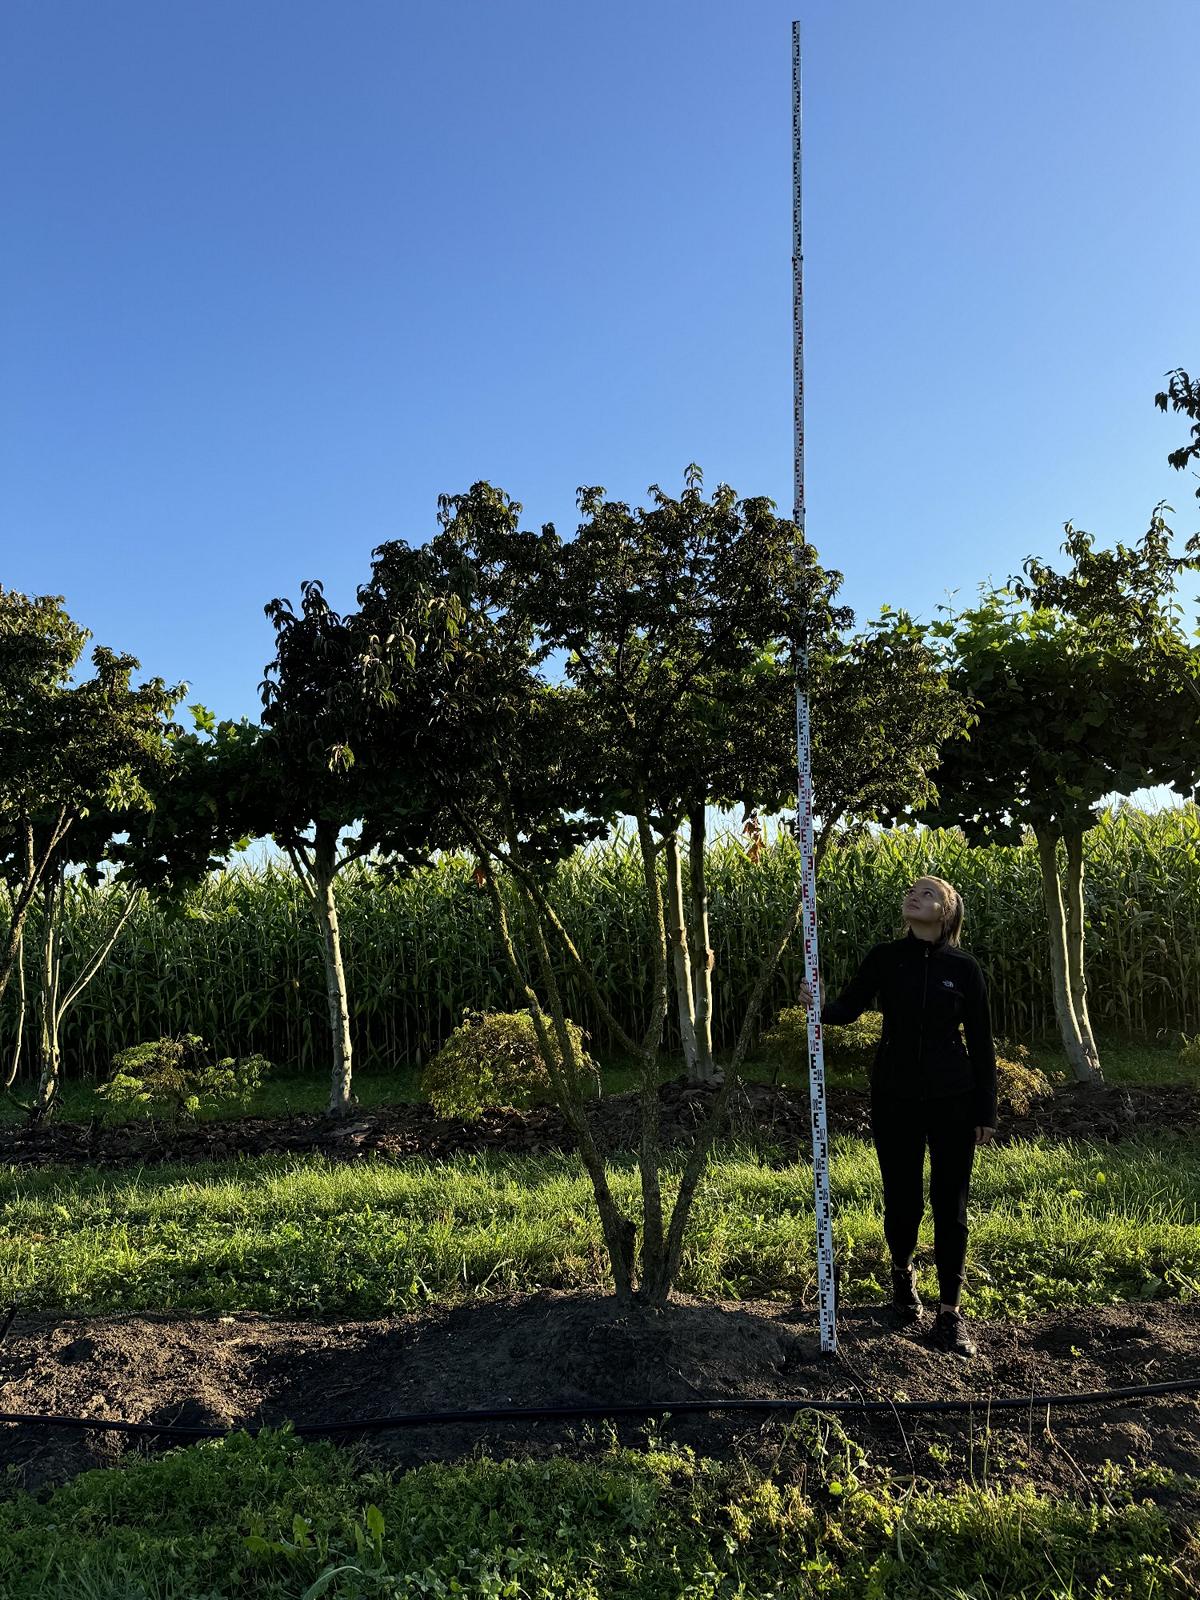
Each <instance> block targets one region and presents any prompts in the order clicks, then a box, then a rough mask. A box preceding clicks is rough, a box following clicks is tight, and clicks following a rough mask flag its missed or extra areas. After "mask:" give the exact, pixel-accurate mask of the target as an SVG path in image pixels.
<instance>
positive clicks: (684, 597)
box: [364, 468, 936, 1303]
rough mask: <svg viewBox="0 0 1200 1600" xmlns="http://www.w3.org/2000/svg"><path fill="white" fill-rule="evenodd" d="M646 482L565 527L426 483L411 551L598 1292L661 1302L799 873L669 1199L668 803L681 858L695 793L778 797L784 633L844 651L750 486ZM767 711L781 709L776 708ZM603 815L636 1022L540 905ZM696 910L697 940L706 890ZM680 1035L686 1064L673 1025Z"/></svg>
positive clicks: (475, 833) (436, 753)
mask: <svg viewBox="0 0 1200 1600" xmlns="http://www.w3.org/2000/svg"><path fill="white" fill-rule="evenodd" d="M650 492H651V495H652V496H653V498H654V504H653V506H652V508H651V509H649V510H644V509H639V510H637V511H631V510H630V508H629V507H628V506H625V505H623V504H621V503H610V502H607V501H606V500H605V499H604V495H603V491H602V490H600V489H596V488H590V489H582V490H581V491H580V496H579V503H580V508H581V510H582V511H583V513H584V517H585V519H586V520H585V521H584V522H583V523H582V524H581V525H580V528H579V530H578V533H577V535H576V538H575V539H574V540H572V541H570V542H564V541H562V540H560V539H559V537H558V535H557V534H556V533H555V531H554V529H553V527H552V526H550V525H546V526H545V527H543V528H542V529H541V531H540V532H539V533H537V534H531V533H525V532H522V531H520V530H519V528H518V520H517V519H518V516H519V513H520V506H519V505H518V504H517V503H516V502H515V501H512V500H510V499H509V498H508V497H507V496H506V495H504V494H503V492H502V491H499V490H496V489H494V488H493V487H492V486H490V485H487V484H476V485H474V486H473V488H472V490H471V491H470V492H469V493H468V494H467V495H462V496H456V497H453V498H444V499H443V501H442V502H441V508H440V519H441V522H442V532H441V533H440V534H439V535H438V536H437V537H436V538H435V539H434V541H433V542H432V546H431V549H432V551H433V553H434V555H435V556H436V558H437V559H438V560H439V561H440V562H441V564H442V568H443V571H444V573H445V582H446V583H447V585H448V586H450V587H452V588H453V589H454V592H455V593H457V594H458V595H459V598H460V600H461V601H462V604H463V613H464V619H463V622H462V626H461V630H460V633H459V636H458V640H457V646H458V650H457V653H456V654H455V656H454V657H453V659H452V663H451V666H450V670H449V671H448V672H447V674H446V676H445V678H444V680H443V689H442V696H441V698H440V700H439V705H438V714H437V723H436V736H435V737H433V738H432V739H431V740H430V742H429V746H428V756H427V759H426V760H425V761H424V762H423V769H424V770H425V771H426V772H427V774H428V777H429V781H430V783H431V784H433V785H435V786H436V788H437V790H438V793H439V795H440V797H441V800H442V803H443V804H444V805H445V808H446V810H447V813H448V815H450V816H451V817H452V818H453V819H454V822H455V825H456V826H457V827H458V828H459V830H460V831H461V834H462V837H463V838H464V840H465V841H466V842H467V843H468V844H469V846H470V847H471V849H472V850H473V851H474V852H475V855H476V858H477V880H478V881H479V882H480V883H481V884H482V885H483V886H484V887H486V889H487V891H488V893H489V895H490V896H491V900H492V905H493V912H494V915H495V919H496V925H497V929H498V932H499V935H500V939H501V944H502V947H503V949H504V952H505V956H506V960H507V962H508V966H509V970H510V975H511V976H512V979H513V982H514V985H515V987H516V988H517V990H518V992H519V993H520V994H521V995H522V996H523V998H524V1000H525V1002H526V1004H527V1006H528V1009H529V1013H530V1017H531V1020H532V1022H533V1026H534V1028H535V1030H536V1031H537V1034H538V1042H539V1049H540V1050H541V1053H542V1055H543V1058H544V1059H545V1060H546V1061H547V1063H548V1066H549V1070H550V1072H551V1078H552V1082H553V1086H554V1089H555V1093H556V1095H557V1096H558V1098H559V1100H560V1104H561V1105H562V1107H563V1110H564V1113H565V1115H566V1116H567V1118H568V1121H569V1123H570V1125H571V1127H572V1130H573V1131H574V1133H575V1135H576V1139H577V1143H578V1146H579V1149H580V1154H581V1158H582V1160H583V1162H584V1165H585V1168H586V1170H587V1172H588V1174H589V1177H590V1178H591V1181H592V1184H593V1190H594V1193H595V1196H596V1200H597V1205H598V1208H599V1211H600V1216H601V1223H602V1228H603V1232H604V1238H605V1242H606V1245H607V1248H608V1253H609V1258H610V1262H611V1264H612V1269H613V1276H614V1282H615V1286H616V1292H617V1295H618V1297H619V1298H621V1299H622V1300H628V1299H630V1298H631V1297H634V1296H635V1295H636V1297H637V1298H639V1299H641V1300H644V1301H647V1302H649V1303H660V1302H661V1301H663V1300H664V1299H665V1298H666V1296H667V1295H668V1294H669V1292H670V1288H671V1285H672V1283H673V1282H674V1280H675V1277H676V1276H677V1273H678V1269H679V1263H680V1259H681V1255H682V1247H683V1239H684V1234H685V1230H686V1226H687V1221H688V1217H689V1215H690V1211H691V1207H692V1204H693V1202H694V1198H695V1194H696V1190H697V1186H698V1183H699V1180H700V1177H701V1175H702V1172H703V1170H704V1166H705V1163H706V1160H707V1154H708V1150H709V1148H710V1146H711V1143H712V1139H713V1137H714V1136H715V1133H716V1131H717V1129H718V1127H719V1126H720V1123H721V1119H722V1117H723V1114H724V1111H725V1108H726V1104H727V1100H728V1095H729V1093H730V1091H731V1090H732V1088H733V1086H734V1084H735V1083H736V1082H737V1080H738V1076H739V1071H740V1066H741V1063H742V1060H743V1059H744V1056H745V1052H746V1049H747V1046H748V1044H749V1042H750V1039H751V1038H752V1036H753V1031H754V1026H755V1022H756V1018H757V1013H758V1011H759V1009H760V1007H761V1003H762V999H763V996H764V995H765V993H766V990H767V986H768V984H769V981H770V978H771V975H772V973H773V971H774V969H775V966H776V964H777V962H778V959H779V956H780V954H781V953H782V951H783V949H784V948H785V947H786V944H787V941H788V939H789V938H790V936H791V933H792V932H793V931H794V929H795V927H796V925H797V923H798V921H799V916H800V910H801V905H802V901H801V897H800V891H799V886H798V888H797V895H796V900H795V904H794V906H793V908H792V909H791V911H790V913H789V916H788V918H787V919H786V922H785V924H784V926H782V927H781V928H780V929H778V930H775V933H774V937H773V938H771V939H770V941H769V943H768V944H767V945H766V948H765V949H764V953H763V959H762V965H761V969H760V973H759V977H758V981H757V984H756V986H755V989H754V993H753V995H752V998H751V1000H750V1003H749V1005H748V1007H747V1009H746V1012H745V1013H744V1015H743V1017H742V1019H741V1025H740V1033H739V1037H738V1041H737V1044H736V1047H735V1049H734V1052H733V1055H732V1058H731V1060H730V1061H729V1063H728V1064H727V1067H726V1071H725V1076H724V1083H723V1084H722V1086H721V1088H720V1090H719V1092H718V1094H717V1096H716V1097H715V1100H714V1104H713V1107H712V1111H711V1114H710V1116H709V1119H708V1121H707V1122H706V1124H705V1126H704V1128H703V1129H702V1130H701V1131H700V1133H699V1135H698V1137H697V1140H696V1143H695V1146H694V1148H693V1150H692V1152H691V1155H690V1157H689V1160H688V1163H687V1166H686V1168H685V1171H684V1174H683V1178H682V1181H681V1185H680V1190H679V1194H678V1196H677V1198H676V1201H675V1204H674V1206H673V1207H672V1208H671V1210H670V1212H669V1214H668V1212H667V1208H666V1206H665V1202H664V1197H663V1193H662V1183H661V1172H660V1165H661V1164H660V1152H659V1139H658V1055H659V1048H660V1042H661V1037H662V1032H663V1025H664V1022H665V1019H666V1016H667V1011H668V1007H669V1005H670V998H671V993H672V991H674V993H675V995H676V1000H677V1004H678V1005H679V1006H680V1008H681V1015H686V1007H687V1004H688V1002H689V1000H690V1002H691V1005H692V1014H693V1018H694V1017H695V1015H696V1013H697V1011H699V1013H700V1015H701V1019H702V1022H703V1016H704V1006H705V998H704V988H703V986H702V985H701V986H698V985H697V983H696V977H695V974H696V970H697V968H699V970H700V971H701V973H702V974H707V973H708V972H709V971H710V970H711V961H710V960H709V959H708V957H707V952H706V953H705V956H704V957H703V958H702V959H701V961H700V962H697V963H693V962H692V961H691V959H690V957H689V954H688V943H687V941H685V939H684V937H683V935H684V928H685V922H686V912H685V910H684V907H683V903H682V886H683V881H684V872H683V868H682V860H681V850H680V836H681V830H682V829H683V827H684V826H685V825H686V824H687V823H688V821H689V819H690V820H691V825H692V844H693V863H694V861H695V854H694V848H695V843H696V841H697V839H698V840H699V843H700V848H701V851H702V847H703V833H702V825H703V823H702V819H703V814H704V808H705V806H706V805H708V804H711V803H714V802H715V801H728V800H730V799H736V800H740V801H741V802H742V803H743V804H744V805H746V806H748V807H754V806H758V805H771V806H775V805H776V804H777V802H780V801H781V800H782V799H783V798H786V797H787V796H788V795H789V792H791V793H794V785H795V779H794V776H792V772H793V761H794V745H793V744H791V743H790V741H789V743H788V749H787V752H786V760H784V759H783V757H782V756H781V749H780V736H779V731H778V728H777V726H776V725H775V713H776V712H777V711H778V709H779V707H781V706H783V705H784V704H785V699H786V697H784V696H783V695H782V689H783V687H784V686H785V685H786V687H787V690H788V694H789V695H790V688H791V680H790V677H789V675H788V672H787V667H786V664H785V653H786V650H787V645H788V641H789V640H790V639H793V638H795V637H796V636H797V635H798V632H799V630H800V628H801V627H802V626H804V627H806V628H807V634H808V640H809V644H810V648H811V649H812V650H813V652H814V655H815V656H816V657H817V658H819V659H822V660H825V659H826V658H828V660H829V662H830V663H832V662H834V661H835V660H837V659H838V658H839V656H840V655H841V653H842V652H841V647H840V645H839V642H838V630H839V628H842V627H846V626H848V625H849V623H850V621H851V620H852V618H851V616H850V613H848V612H846V611H844V610H843V609H841V608H837V607H835V606H834V605H833V596H834V593H835V592H836V588H837V585H838V583H839V581H840V579H839V577H838V575H837V574H835V573H827V572H824V571H823V570H822V569H821V568H820V567H819V566H818V564H817V562H816V552H815V551H814V550H812V548H811V547H805V550H804V551H803V552H802V553H800V554H797V552H796V549H795V529H794V527H793V525H792V524H791V523H788V522H783V521H781V520H780V519H778V518H776V517H775V515H774V512H773V507H772V505H771V502H770V501H768V500H765V499H762V498H759V499H752V500H743V501H739V500H738V499H737V498H736V496H735V495H734V493H733V491H732V490H731V489H729V488H728V487H727V486H725V485H721V486H720V487H719V488H718V489H717V490H716V492H715V493H714V495H713V497H712V499H711V501H706V500H705V499H704V497H703V496H702V494H701V492H700V474H699V471H698V469H696V468H692V469H689V473H688V481H687V485H686V488H685V492H684V494H683V496H682V497H681V498H680V499H678V500H675V499H672V498H671V497H669V496H667V495H665V494H663V493H662V492H661V491H660V490H659V489H658V488H657V487H652V489H651V491H650ZM372 586H373V587H374V589H375V590H376V592H377V594H378V596H379V598H380V603H381V605H382V607H383V609H382V613H381V615H382V616H386V603H385V596H386V588H387V582H386V570H377V572H376V575H375V578H374V579H373V585H372ZM364 609H365V610H366V609H371V608H370V607H364ZM378 626H382V622H381V623H380V624H378ZM564 656H565V668H564V675H565V681H564V682H562V683H558V684H556V683H551V682H550V681H549V680H548V677H547V675H546V667H547V665H548V664H549V663H551V662H552V661H557V660H559V659H561V658H563V657H564ZM834 675H835V669H834V667H833V666H832V665H830V667H829V676H830V678H831V679H832V677H833V676H834ZM919 694H920V690H919V687H918V686H917V685H916V684H915V683H914V697H916V698H919ZM786 703H787V704H788V706H789V707H790V704H791V702H790V700H786ZM768 707H769V708H772V709H771V711H770V714H767V709H768ZM917 720H918V721H919V720H920V719H919V718H918V719H917ZM788 725H789V726H792V727H794V724H792V723H791V720H790V710H789V713H788ZM443 730H444V731H443ZM935 753H936V747H934V749H931V750H930V751H929V752H928V755H929V757H930V759H932V756H933V755H934V754H935ZM925 792H926V790H925V789H924V787H922V789H921V793H922V794H924V793H925ZM619 816H629V817H631V818H632V819H633V821H634V824H635V826H636V829H637V838H638V844H639V849H640V853H641V858H642V868H643V874H642V875H643V888H644V896H645V902H646V906H647V908H648V911H649V922H650V928H651V938H650V943H649V946H648V949H647V970H648V973H649V975H650V976H649V982H648V985H647V989H648V993H647V1000H646V1014H645V1018H644V1026H643V1027H642V1029H641V1030H640V1032H639V1033H638V1034H637V1035H636V1036H634V1035H633V1034H630V1033H628V1032H626V1030H625V1029H624V1028H622V1027H621V1025H620V1023H619V1022H618V1020H617V1019H616V1018H615V1017H613V1016H612V1014H611V1013H610V1012H609V1011H608V1008H607V1007H606V1006H605V1004H604V1000H603V997H602V995H601V992H600V987H599V985H598V983H597V981H596V976H595V972H594V970H593V963H594V961H595V960H596V959H597V955H596V953H595V952H587V951H580V950H578V949H577V948H576V947H575V945H574V943H573V941H572V940H571V937H570V935H569V933H568V931H567V929H566V928H565V926H564V925H563V922H562V919H561V917H560V916H559V914H558V912H557V910H556V908H555V906H554V904H553V892H552V874H551V871H550V868H551V867H552V865H553V863H554V862H555V861H556V860H558V859H560V858H561V856H562V855H563V854H565V853H566V852H567V850H569V849H570V848H572V847H573V846H574V844H575V843H577V842H578V841H579V840H580V839H581V838H586V837H595V836H598V835H599V834H602V833H603V832H605V831H607V829H608V828H609V827H610V826H611V825H612V823H613V822H614V821H615V820H616V819H617V818H618V817H619ZM697 819H698V820H697ZM692 879H693V881H692V883H691V898H692V902H693V907H694V908H695V907H696V905H697V901H698V900H702V897H703V883H702V878H700V877H698V875H697V873H696V869H695V865H694V864H693V868H692ZM694 915H695V918H696V921H695V924H694V925H695V926H696V927H698V928H699V929H700V930H701V934H700V937H702V938H704V939H705V943H707V939H706V937H705V935H706V928H707V923H706V915H707V912H706V908H704V907H703V906H702V905H701V906H700V908H699V910H694ZM701 919H705V920H701ZM568 974H569V975H571V976H573V977H575V978H576V979H578V980H579V981H580V982H582V983H583V985H584V987H585V988H586V989H587V991H588V993H589V994H590V996H591V998H592V1000H593V1002H594V1003H595V1004H596V1005H597V1007H598V1008H599V1010H600V1012H601V1014H602V1015H604V1017H605V1020H606V1023H607V1025H608V1026H609V1027H610V1028H611V1029H612V1031H613V1033H614V1036H615V1037H616V1038H617V1039H618V1040H619V1041H620V1042H621V1044H622V1046H623V1048H624V1049H625V1050H626V1051H627V1052H628V1053H629V1054H630V1055H631V1056H632V1057H633V1058H634V1059H635V1060H637V1061H638V1063H639V1065H640V1069H641V1135H640V1140H639V1150H638V1163H639V1173H640V1179H641V1194H642V1212H643V1218H642V1226H641V1245H640V1251H637V1252H635V1248H634V1247H635V1243H636V1234H637V1230H636V1227H635V1224H634V1222H633V1220H632V1218H630V1217H627V1216H625V1215H624V1214H623V1212H622V1210H621V1208H620V1206H619V1205H618V1204H617V1202H616V1200H615V1198H614V1196H613V1195H612V1194H611V1192H610V1191H609V1189H608V1185H607V1178H606V1175H605V1169H604V1163H603V1158H602V1154H601V1152H600V1149H599V1146H598V1143H597V1140H596V1139H595V1137H594V1135H593V1133H592V1131H591V1127H590V1122H589V1115H588V1108H587V1106H586V1104H585V1103H584V1101H583V1099H582V1096H581V1095H580V1093H579V1091H578V1087H577V1085H578V1083H579V1079H580V1073H579V1062H578V1061H577V1059H576V1051H575V1049H574V1046H573V1043H572V1039H571V1033H570V1028H569V1019H568V1018H567V1016H566V1011H565V1006H564V1000H563V987H562V984H563V978H564V976H565V975H568ZM705 981H707V980H705ZM693 1035H694V1040H693V1044H694V1049H695V1051H696V1059H697V1060H699V1052H700V1045H699V1044H698V1043H697V1042H696V1039H695V1036H696V1028H695V1024H694V1022H693ZM685 1037H686V1034H685Z"/></svg>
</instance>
